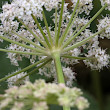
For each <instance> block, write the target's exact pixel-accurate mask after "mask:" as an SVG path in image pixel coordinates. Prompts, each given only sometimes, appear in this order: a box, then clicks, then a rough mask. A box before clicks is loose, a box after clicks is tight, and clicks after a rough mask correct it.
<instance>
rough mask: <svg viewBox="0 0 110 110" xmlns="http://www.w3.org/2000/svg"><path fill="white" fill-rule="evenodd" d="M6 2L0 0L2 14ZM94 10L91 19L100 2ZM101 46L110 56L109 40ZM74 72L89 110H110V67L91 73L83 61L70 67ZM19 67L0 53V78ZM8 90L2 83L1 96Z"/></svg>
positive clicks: (93, 25) (1, 45)
mask: <svg viewBox="0 0 110 110" xmlns="http://www.w3.org/2000/svg"><path fill="white" fill-rule="evenodd" d="M65 1H66V2H69V5H68V8H69V9H70V10H71V5H72V4H71V0H65ZM5 2H9V3H10V0H0V12H1V11H2V10H1V7H2V5H3V4H4V3H5ZM93 4H94V8H93V10H92V11H91V13H90V17H92V16H93V15H94V14H95V13H96V12H97V11H98V10H99V9H100V8H101V4H100V0H93ZM107 14H108V15H109V14H110V12H109V11H106V10H104V11H103V12H102V14H101V15H99V16H98V19H100V18H101V17H102V15H103V16H106V15H107ZM97 23H98V21H97V19H95V20H94V21H93V22H92V23H91V27H90V29H91V30H92V31H93V32H94V31H95V30H96V29H97V27H96V25H97ZM99 41H100V46H101V47H102V48H103V49H107V53H108V54H110V40H108V39H103V40H102V39H99ZM8 45H9V43H8V42H5V41H4V42H3V43H1V42H0V48H5V47H7V46H8ZM19 64H20V67H21V68H24V67H26V66H28V65H29V60H28V59H26V58H24V59H23V61H22V62H19ZM70 66H71V68H72V69H73V71H75V72H76V73H77V75H76V81H75V82H74V86H77V87H79V88H81V89H82V91H83V92H84V95H85V97H86V98H87V99H88V100H89V102H90V108H88V109H87V110H110V67H108V68H104V69H103V70H101V71H100V72H99V71H91V70H90V68H87V67H86V66H85V65H84V63H83V62H82V61H80V63H79V64H76V65H70ZM16 69H18V67H15V66H13V65H11V63H10V60H9V59H8V58H7V55H6V53H4V52H0V78H2V77H5V76H6V75H8V74H9V73H11V72H14V71H15V70H16ZM40 77H41V76H39V75H36V74H34V75H33V76H31V77H30V80H31V81H33V80H34V79H38V78H40ZM44 78H45V77H44ZM46 80H47V82H49V81H52V79H46ZM5 89H7V83H6V82H2V83H0V94H2V93H4V90H5ZM51 108H52V110H58V109H59V110H60V108H57V107H56V106H54V107H53V106H52V107H51Z"/></svg>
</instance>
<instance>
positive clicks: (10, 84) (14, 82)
mask: <svg viewBox="0 0 110 110" xmlns="http://www.w3.org/2000/svg"><path fill="white" fill-rule="evenodd" d="M18 71H20V69H18V70H17V71H16V72H18ZM26 74H27V73H26V72H25V73H24V72H21V73H20V74H17V75H15V76H12V77H11V78H8V79H7V82H8V87H9V88H10V87H13V86H14V85H20V84H24V83H25V82H26V81H29V76H26V77H25V78H24V79H23V80H20V81H18V80H19V79H20V78H22V77H23V76H25V75H26Z"/></svg>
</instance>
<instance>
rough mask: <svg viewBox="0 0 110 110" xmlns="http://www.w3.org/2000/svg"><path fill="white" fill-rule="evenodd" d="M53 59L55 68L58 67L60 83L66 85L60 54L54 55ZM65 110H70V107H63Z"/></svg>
mask: <svg viewBox="0 0 110 110" xmlns="http://www.w3.org/2000/svg"><path fill="white" fill-rule="evenodd" d="M53 57H54V62H55V67H56V72H57V79H58V83H64V84H65V80H64V75H63V70H62V66H61V61H60V54H59V52H58V53H57V52H56V53H54V54H53ZM63 110H70V107H65V106H63Z"/></svg>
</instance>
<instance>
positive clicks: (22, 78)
mask: <svg viewBox="0 0 110 110" xmlns="http://www.w3.org/2000/svg"><path fill="white" fill-rule="evenodd" d="M51 60H52V59H49V60H47V61H45V62H44V63H42V64H41V65H40V66H38V67H37V68H35V69H34V70H32V71H31V72H29V73H27V74H26V75H25V76H23V77H22V78H19V79H18V80H17V82H19V81H21V80H23V79H24V78H25V77H27V76H29V75H31V74H33V73H34V72H36V71H37V70H39V69H40V68H42V67H43V66H44V65H46V64H47V63H48V62H50V61H51Z"/></svg>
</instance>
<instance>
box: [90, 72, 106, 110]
mask: <svg viewBox="0 0 110 110" xmlns="http://www.w3.org/2000/svg"><path fill="white" fill-rule="evenodd" d="M91 72H92V73H91V78H92V87H93V90H94V93H95V95H96V98H97V99H98V103H99V108H100V110H104V104H103V96H102V90H101V83H100V73H99V72H98V71H96V70H94V71H91Z"/></svg>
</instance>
